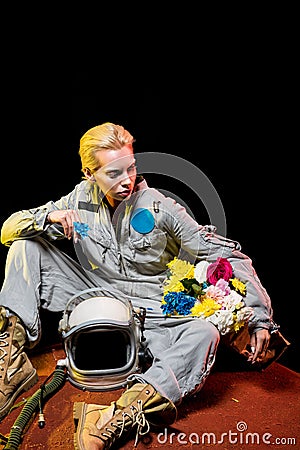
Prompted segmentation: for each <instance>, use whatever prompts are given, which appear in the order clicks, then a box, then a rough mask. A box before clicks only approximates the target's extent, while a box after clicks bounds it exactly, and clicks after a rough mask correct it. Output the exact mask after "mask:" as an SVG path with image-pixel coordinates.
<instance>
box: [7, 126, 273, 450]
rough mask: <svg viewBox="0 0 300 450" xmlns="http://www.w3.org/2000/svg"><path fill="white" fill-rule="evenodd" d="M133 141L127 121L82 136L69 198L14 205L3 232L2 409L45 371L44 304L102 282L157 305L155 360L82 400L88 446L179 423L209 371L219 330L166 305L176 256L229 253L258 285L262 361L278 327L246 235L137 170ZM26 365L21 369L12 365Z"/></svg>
mask: <svg viewBox="0 0 300 450" xmlns="http://www.w3.org/2000/svg"><path fill="white" fill-rule="evenodd" d="M133 144H134V138H133V136H132V135H131V134H130V133H129V132H128V131H127V130H125V129H124V128H123V127H122V126H120V125H116V124H113V123H103V124H101V125H97V126H95V127H93V128H91V129H90V130H88V131H87V132H86V133H85V134H84V135H83V136H82V138H81V140H80V149H79V155H80V158H81V164H82V172H83V174H84V180H83V181H81V182H80V183H79V184H77V185H76V186H75V188H74V189H73V191H72V192H70V193H69V194H67V195H66V196H64V197H62V198H61V199H59V200H58V201H55V202H53V201H49V202H48V203H46V204H45V205H42V206H40V207H37V208H33V209H30V210H27V211H24V210H23V211H19V212H16V213H14V214H12V215H11V216H10V217H9V218H8V219H7V220H6V221H5V222H4V224H3V227H2V231H1V242H2V243H3V244H4V245H6V246H8V247H9V252H8V255H7V264H6V272H5V280H4V283H3V287H2V290H1V293H0V305H2V306H1V307H0V318H1V320H0V332H1V333H2V334H1V336H2V339H4V340H5V341H6V343H7V345H8V349H9V351H8V352H7V353H6V354H4V355H3V356H2V360H3V361H4V366H3V367H4V375H2V378H0V417H4V416H5V415H6V414H7V412H8V410H9V408H10V407H11V406H12V404H13V402H14V400H15V399H16V397H17V395H18V394H19V393H20V392H21V391H22V390H24V389H26V388H29V387H30V386H31V385H32V384H33V383H34V382H35V381H36V371H35V369H34V368H33V367H32V365H31V362H30V360H29V359H28V357H27V354H26V352H25V351H24V348H26V347H32V346H34V345H36V344H37V342H38V341H39V338H40V335H41V326H40V318H39V311H40V308H44V309H46V310H49V311H63V310H64V308H65V306H66V303H67V301H68V300H69V299H70V297H71V296H72V295H74V294H75V293H76V292H78V291H81V290H84V289H87V288H91V287H95V286H96V287H97V286H102V287H105V288H106V289H108V290H109V289H110V290H113V291H114V292H121V293H122V294H123V295H126V296H128V298H130V300H131V301H132V303H133V305H134V306H136V307H141V306H142V307H144V308H146V310H147V318H146V322H145V337H146V340H147V344H148V346H149V348H150V350H151V352H152V354H153V362H152V365H151V366H150V367H149V368H148V369H147V370H146V371H145V372H144V373H136V374H131V375H130V376H129V377H128V387H127V389H126V391H125V392H124V393H123V395H122V396H121V397H120V399H118V400H117V401H116V402H113V403H112V404H111V405H110V406H108V407H107V408H104V407H100V406H99V405H93V404H92V405H89V404H85V403H76V404H75V405H74V420H75V424H76V433H75V447H76V448H77V449H84V448H88V449H89V450H92V449H100V448H109V447H110V446H111V445H112V444H113V442H114V441H115V440H116V439H119V438H120V437H121V435H122V430H123V429H125V430H126V431H128V430H130V429H131V428H133V427H136V429H137V433H138V434H142V433H145V432H147V431H148V429H149V423H152V424H159V425H162V424H171V423H172V422H174V420H175V419H176V413H177V406H178V405H179V404H180V402H181V400H182V398H183V397H185V396H187V395H191V393H195V392H196V391H199V390H200V389H201V387H202V386H203V384H204V382H205V380H206V378H207V376H208V375H209V373H210V371H211V368H212V366H213V364H214V361H215V355H216V350H217V347H218V343H219V340H220V333H219V331H218V329H217V328H216V327H215V325H213V324H212V323H210V322H208V321H206V320H203V319H199V318H198V319H193V318H191V317H183V318H181V319H180V320H178V318H172V317H166V316H165V315H164V314H163V311H162V308H161V299H162V285H163V282H164V279H165V278H166V274H167V270H166V269H167V264H168V263H169V262H170V261H172V260H173V259H174V258H176V257H178V258H180V257H181V255H182V254H188V255H189V257H190V258H191V260H192V261H195V262H198V261H201V260H206V261H208V262H214V261H216V259H217V258H218V257H224V258H227V260H228V261H230V263H231V265H232V268H233V270H234V274H235V276H236V277H238V278H240V279H241V280H243V282H244V283H246V284H247V296H246V304H247V305H248V306H249V307H251V308H252V309H253V315H252V317H251V319H250V321H249V324H248V326H249V332H250V334H251V347H252V355H251V356H250V357H249V359H251V361H252V362H253V363H255V362H257V361H261V360H262V359H263V358H264V355H265V352H266V350H267V348H268V343H269V340H270V332H271V331H272V330H273V329H274V327H275V325H274V323H273V319H272V314H273V313H272V307H271V302H270V299H269V296H268V294H267V293H266V291H265V289H264V288H263V286H262V285H261V283H260V281H259V279H258V277H257V275H256V273H255V271H254V269H253V268H252V264H251V260H250V259H249V258H248V257H247V256H246V255H244V254H243V253H241V252H240V250H239V244H238V243H236V242H234V241H230V240H228V239H225V238H221V237H220V236H218V235H216V234H215V233H213V232H212V231H211V229H210V227H205V226H202V225H199V224H198V223H196V221H195V220H194V219H193V218H192V217H191V216H190V215H189V214H188V213H187V211H186V209H185V208H183V207H182V206H181V205H179V204H178V203H177V202H176V201H174V200H173V199H171V198H169V197H166V196H164V195H163V194H162V193H160V192H159V191H158V190H156V189H153V188H149V187H148V186H147V183H146V181H145V179H144V178H143V177H141V176H139V175H137V168H136V161H135V156H134V149H133ZM82 226H84V227H85V231H84V232H83V231H82ZM62 238H67V239H72V238H74V246H75V250H76V253H77V256H78V261H79V262H77V261H75V259H74V258H73V259H72V258H71V257H69V256H67V255H66V254H65V253H63V252H61V251H60V250H59V249H58V248H57V247H56V246H55V245H53V242H54V243H55V240H58V239H62ZM7 331H9V333H7ZM5 333H6V334H5ZM0 357H1V354H0ZM20 368H22V369H23V370H22V372H21V374H20V371H17V370H14V371H13V370H12V369H20ZM123 422H124V423H125V425H124V423H123ZM124 426H125V428H124Z"/></svg>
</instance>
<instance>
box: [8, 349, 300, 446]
mask: <svg viewBox="0 0 300 450" xmlns="http://www.w3.org/2000/svg"><path fill="white" fill-rule="evenodd" d="M63 357H64V352H63V350H62V349H60V348H59V347H58V348H55V349H52V350H48V351H45V352H44V353H42V354H36V355H33V356H32V357H31V360H32V362H33V364H34V366H35V367H36V368H37V371H38V374H39V382H38V383H37V384H36V386H34V387H33V388H32V389H31V390H30V391H28V392H26V393H24V394H23V395H21V396H20V397H19V399H18V401H20V400H21V399H22V398H28V397H29V396H30V395H32V394H33V393H34V392H36V390H37V389H38V388H39V387H40V385H41V383H42V382H43V381H45V380H46V378H47V377H48V376H49V375H50V374H51V373H52V371H53V370H54V368H55V366H56V361H57V359H60V358H63ZM121 392H122V390H116V391H110V392H94V393H91V392H84V391H81V390H79V389H77V388H75V387H74V386H72V385H71V384H70V383H69V382H68V381H67V382H66V383H65V384H64V385H63V387H62V388H61V389H60V390H59V391H57V392H56V393H54V395H53V396H51V397H50V398H48V399H47V401H46V404H45V406H44V414H45V421H46V425H45V427H44V428H43V429H40V428H39V427H38V423H37V418H34V420H33V421H32V422H31V423H30V424H29V426H28V428H27V431H26V433H25V434H24V436H23V440H22V443H21V445H20V447H19V448H20V449H24V450H26V449H55V448H62V449H64V450H69V449H74V446H73V433H74V424H73V417H72V407H73V403H74V402H77V401H85V402H88V403H101V404H109V403H110V402H111V401H113V400H115V399H117V398H118V397H119V395H120V394H121ZM21 410H22V407H19V408H16V409H14V410H13V411H12V412H11V413H10V414H9V415H8V416H7V417H6V418H4V419H3V420H2V422H1V423H0V432H1V433H2V434H4V435H6V436H8V434H9V432H10V429H11V426H12V425H13V424H14V422H15V420H16V418H17V417H18V415H19V414H20V412H21ZM299 419H300V374H299V373H297V372H294V371H292V370H290V369H287V368H286V367H285V366H283V365H281V364H279V363H277V362H276V363H273V364H272V365H271V366H269V367H268V368H267V369H266V370H265V371H263V372H255V371H235V372H230V371H221V370H220V369H219V368H218V369H215V370H214V371H213V372H212V373H211V375H210V376H209V377H208V379H207V381H206V384H205V385H204V387H203V389H202V390H201V391H200V392H199V393H198V394H197V395H195V396H193V397H191V398H188V399H186V400H185V401H184V402H183V403H182V404H181V405H180V406H179V408H178V419H177V421H176V423H174V424H173V426H172V427H170V428H169V429H168V430H167V432H166V433H165V432H164V430H156V431H155V432H154V431H152V432H151V433H150V434H149V435H148V437H147V438H146V440H144V441H139V443H138V447H137V448H138V449H148V448H149V449H152V448H157V449H166V448H170V449H176V448H178V449H179V448H180V449H184V448H191V447H192V448H197V449H207V448H211V449H213V450H219V449H220V450H221V449H222V450H227V449H228V450H229V449H236V450H250V449H251V450H252V449H264V448H266V449H267V448H268V449H272V450H273V449H274V450H275V449H300V427H299V423H300V421H299ZM245 428H246V430H245ZM239 430H240V431H239ZM243 430H244V431H243ZM159 433H162V434H159ZM207 433H210V435H209V436H208V434H207ZM222 434H223V436H224V437H223V442H220V441H221V440H222ZM209 439H210V443H208V442H209ZM214 439H215V442H214ZM276 439H277V441H276ZM247 440H248V441H247ZM133 446H134V437H132V438H131V439H130V440H129V441H127V443H126V444H125V445H124V446H123V447H121V448H123V449H132V448H133ZM0 448H1V449H3V448H4V446H0Z"/></svg>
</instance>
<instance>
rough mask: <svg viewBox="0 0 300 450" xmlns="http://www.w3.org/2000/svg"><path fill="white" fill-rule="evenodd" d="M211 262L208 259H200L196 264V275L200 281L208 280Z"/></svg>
mask: <svg viewBox="0 0 300 450" xmlns="http://www.w3.org/2000/svg"><path fill="white" fill-rule="evenodd" d="M208 266H209V263H208V262H207V261H200V262H198V264H196V265H195V270H194V277H195V278H196V280H197V281H198V283H203V282H204V281H206V271H207V267H208Z"/></svg>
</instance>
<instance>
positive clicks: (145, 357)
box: [59, 288, 152, 391]
mask: <svg viewBox="0 0 300 450" xmlns="http://www.w3.org/2000/svg"><path fill="white" fill-rule="evenodd" d="M144 320H145V310H144V309H143V308H137V309H134V308H133V306H132V303H131V301H130V299H129V298H127V297H120V296H119V295H114V294H113V293H111V292H108V291H106V290H104V289H99V288H91V289H86V290H84V291H81V292H79V293H78V294H76V295H74V296H73V297H71V298H70V300H69V301H68V303H67V305H66V308H65V310H64V312H63V317H62V319H61V320H60V322H59V332H60V333H61V336H62V339H63V344H64V350H65V353H66V361H65V365H66V369H67V379H68V380H69V381H70V382H71V384H73V385H75V386H76V387H78V388H80V389H83V390H88V391H106V390H112V389H118V388H121V387H124V386H125V385H126V381H127V377H128V376H129V375H131V374H133V373H140V372H141V371H142V370H143V368H144V367H145V365H148V364H149V361H151V356H152V355H151V352H150V350H149V349H148V348H147V346H146V344H145V338H144V336H143V330H144Z"/></svg>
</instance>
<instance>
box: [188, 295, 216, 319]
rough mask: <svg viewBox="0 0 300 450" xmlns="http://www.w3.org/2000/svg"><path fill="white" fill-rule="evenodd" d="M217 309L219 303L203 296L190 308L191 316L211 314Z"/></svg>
mask: <svg viewBox="0 0 300 450" xmlns="http://www.w3.org/2000/svg"><path fill="white" fill-rule="evenodd" d="M218 309H221V305H220V304H219V303H217V302H216V301H215V300H213V299H212V298H209V297H205V298H203V300H201V301H200V302H199V303H196V304H195V305H194V306H193V308H192V309H191V315H192V316H204V317H209V316H212V315H213V314H214V313H215V312H216V311H218Z"/></svg>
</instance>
